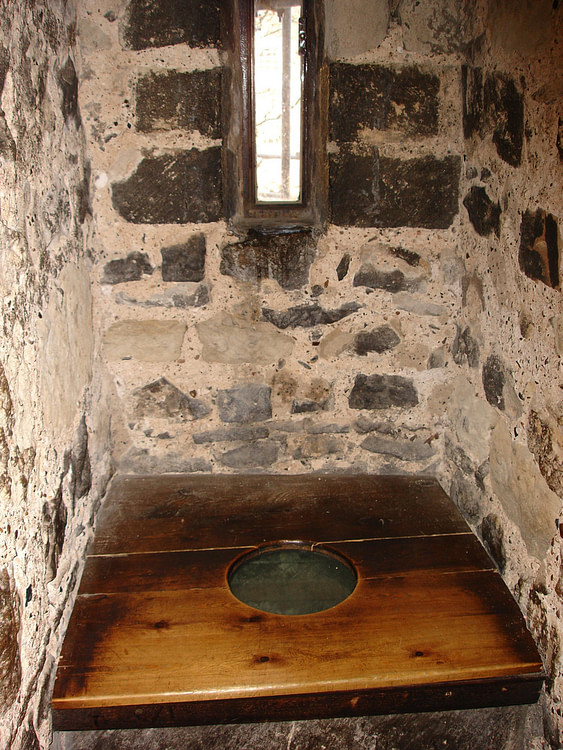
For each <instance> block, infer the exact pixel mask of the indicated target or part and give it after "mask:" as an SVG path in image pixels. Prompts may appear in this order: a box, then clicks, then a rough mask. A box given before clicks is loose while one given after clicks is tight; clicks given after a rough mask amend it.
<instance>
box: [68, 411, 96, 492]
mask: <svg viewBox="0 0 563 750" xmlns="http://www.w3.org/2000/svg"><path fill="white" fill-rule="evenodd" d="M70 462H71V466H72V477H71V478H72V488H71V491H72V497H73V501H76V500H79V499H80V498H81V497H84V496H85V495H87V494H88V493H89V492H90V489H91V487H92V467H91V464H90V454H89V451H88V427H87V425H86V418H85V417H84V416H83V417H82V419H81V420H80V424H79V425H78V429H77V431H76V435H75V437H74V443H73V445H72V451H71V454H70Z"/></svg>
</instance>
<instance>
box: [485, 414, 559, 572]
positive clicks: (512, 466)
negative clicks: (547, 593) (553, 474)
mask: <svg viewBox="0 0 563 750" xmlns="http://www.w3.org/2000/svg"><path fill="white" fill-rule="evenodd" d="M490 465H491V474H490V476H491V485H492V488H493V491H494V493H495V494H496V496H497V497H498V498H499V500H500V502H501V504H502V505H503V507H504V510H505V511H506V514H507V515H508V517H509V518H510V519H511V520H512V521H513V522H514V523H515V524H516V526H517V527H518V529H519V531H520V534H521V535H522V539H523V540H524V542H525V544H526V547H527V549H528V552H529V553H530V554H531V555H534V557H536V558H537V559H538V560H543V559H544V558H545V555H546V553H547V551H548V549H549V546H550V544H551V540H552V538H553V536H554V535H555V534H556V533H558V532H557V525H556V521H557V520H558V519H559V513H560V506H561V501H560V500H559V498H558V497H557V495H556V494H555V493H554V492H552V490H550V489H549V487H548V486H547V483H546V481H545V479H544V478H543V477H542V475H541V474H540V471H539V469H538V467H537V465H536V462H535V461H534V458H533V456H532V454H531V453H530V452H529V451H528V449H527V448H526V447H525V446H524V445H520V444H519V443H515V442H513V441H512V437H511V434H510V431H509V429H508V427H507V426H505V424H504V423H503V422H502V421H499V422H498V424H497V426H496V427H495V429H494V431H493V438H492V441H491V461H490Z"/></svg>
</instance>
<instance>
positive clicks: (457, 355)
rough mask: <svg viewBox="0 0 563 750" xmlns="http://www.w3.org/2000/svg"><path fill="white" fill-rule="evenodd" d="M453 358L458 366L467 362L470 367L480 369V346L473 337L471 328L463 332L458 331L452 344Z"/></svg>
mask: <svg viewBox="0 0 563 750" xmlns="http://www.w3.org/2000/svg"><path fill="white" fill-rule="evenodd" d="M452 356H453V358H454V362H455V363H456V364H457V365H461V364H463V362H464V361H467V364H468V365H469V367H478V366H479V358H480V349H479V344H478V343H477V341H476V340H475V339H474V338H473V336H472V335H471V328H469V326H466V327H465V328H464V329H463V331H460V329H459V328H458V329H457V333H456V336H455V339H454V341H453V344H452Z"/></svg>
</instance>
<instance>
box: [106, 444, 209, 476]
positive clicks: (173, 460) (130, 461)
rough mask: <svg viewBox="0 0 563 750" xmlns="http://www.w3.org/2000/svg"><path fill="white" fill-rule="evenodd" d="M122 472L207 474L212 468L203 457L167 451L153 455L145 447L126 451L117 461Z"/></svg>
mask: <svg viewBox="0 0 563 750" xmlns="http://www.w3.org/2000/svg"><path fill="white" fill-rule="evenodd" d="M119 471H120V472H121V473H122V474H153V475H154V474H193V473H194V472H200V471H201V472H205V473H206V474H209V473H210V472H211V471H213V468H212V466H211V464H210V463H209V461H206V460H205V459H203V458H197V457H196V458H193V457H191V456H185V455H178V454H177V453H167V454H165V455H159V456H155V455H152V454H150V453H149V452H148V450H146V449H138V448H134V449H132V450H131V451H129V452H128V453H126V454H125V455H124V456H123V457H122V458H121V459H120V462H119Z"/></svg>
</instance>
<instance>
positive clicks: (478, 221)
mask: <svg viewBox="0 0 563 750" xmlns="http://www.w3.org/2000/svg"><path fill="white" fill-rule="evenodd" d="M463 205H464V206H465V208H466V209H467V213H468V214H469V220H470V221H471V223H472V224H473V227H474V229H475V231H476V232H477V234H480V235H481V237H488V236H489V235H490V234H491V232H494V233H495V234H496V236H497V237H498V236H499V235H500V214H501V209H500V203H498V202H497V203H493V202H492V200H491V199H490V198H489V196H488V195H487V191H486V190H485V188H483V187H478V186H477V185H474V186H473V187H472V188H471V190H470V191H469V192H468V193H467V195H466V196H465V198H464V199H463Z"/></svg>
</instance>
